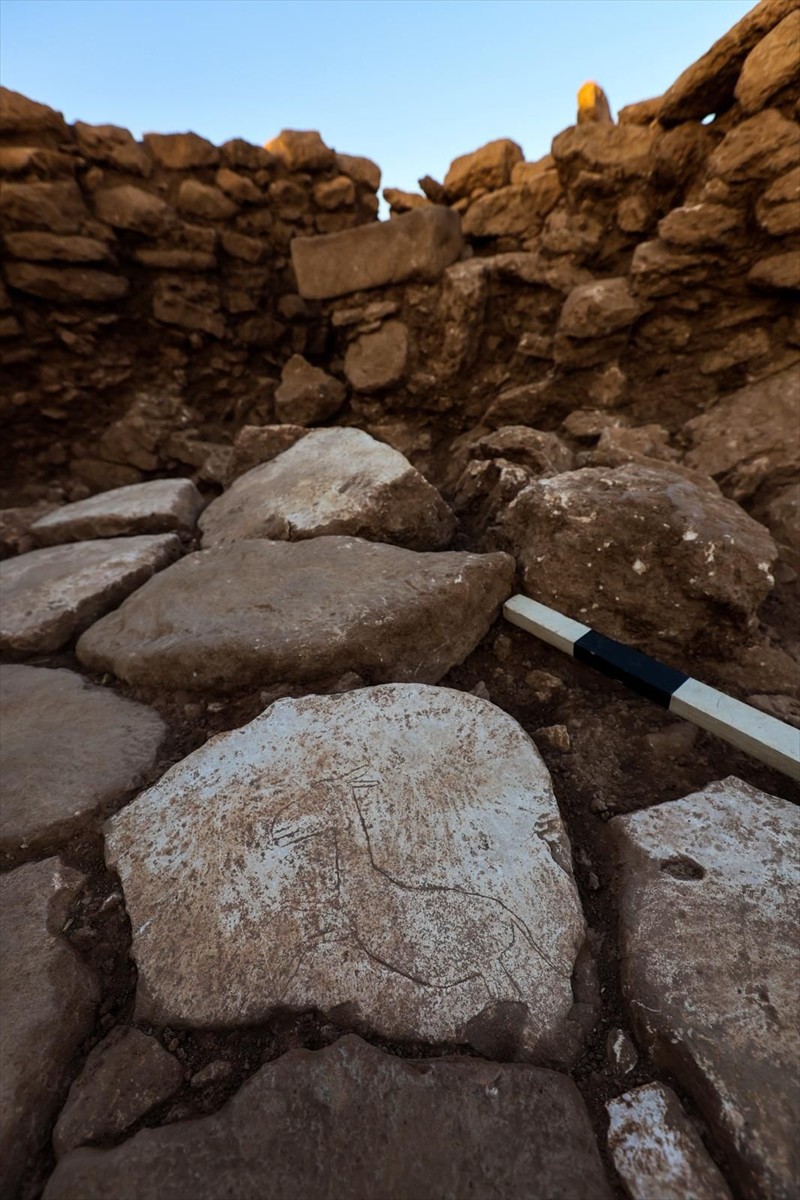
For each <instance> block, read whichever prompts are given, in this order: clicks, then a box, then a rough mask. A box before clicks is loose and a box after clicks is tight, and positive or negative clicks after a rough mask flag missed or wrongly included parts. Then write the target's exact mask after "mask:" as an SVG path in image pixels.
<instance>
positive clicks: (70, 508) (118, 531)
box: [30, 479, 203, 546]
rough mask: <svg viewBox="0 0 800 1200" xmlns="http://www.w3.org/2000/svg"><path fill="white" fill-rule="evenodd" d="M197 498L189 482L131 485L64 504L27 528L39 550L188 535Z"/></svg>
mask: <svg viewBox="0 0 800 1200" xmlns="http://www.w3.org/2000/svg"><path fill="white" fill-rule="evenodd" d="M202 507H203V497H202V496H201V495H200V493H199V492H198V490H197V488H196V487H195V486H194V484H193V483H192V481H191V480H190V479H154V480H152V481H151V482H149V483H132V484H130V485H129V486H128V487H121V488H113V489H112V490H111V491H108V492H101V493H100V494H99V495H97V496H90V497H89V498H88V500H77V501H76V502H75V503H74V504H65V505H64V506H63V507H62V508H57V509H56V510H55V511H54V512H50V513H47V514H46V515H45V516H43V517H40V518H39V520H38V521H35V522H34V524H33V525H32V526H31V530H30V532H31V535H32V537H33V538H34V540H35V541H36V543H37V544H38V545H39V546H56V545H60V544H62V543H64V542H80V541H88V540H90V539H91V538H111V537H123V536H127V535H129V534H137V533H169V532H172V531H175V532H176V533H191V531H192V530H193V529H194V526H195V522H196V521H197V515H198V513H199V512H200V510H201V509H202Z"/></svg>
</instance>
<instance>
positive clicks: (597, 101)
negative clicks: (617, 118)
mask: <svg viewBox="0 0 800 1200" xmlns="http://www.w3.org/2000/svg"><path fill="white" fill-rule="evenodd" d="M578 124H579V125H592V124H594V125H613V124H614V118H613V117H612V115H611V105H610V104H609V103H608V97H607V96H606V94H605V92H604V91H603V89H602V88H601V87H600V84H599V83H594V82H592V81H591V80H589V82H588V83H584V84H582V85H581V87H580V88H579V89H578Z"/></svg>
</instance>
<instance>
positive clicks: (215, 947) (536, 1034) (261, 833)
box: [106, 684, 585, 1061]
mask: <svg viewBox="0 0 800 1200" xmlns="http://www.w3.org/2000/svg"><path fill="white" fill-rule="evenodd" d="M106 857H107V862H108V864H109V866H110V867H111V868H112V869H113V870H116V871H118V872H119V875H120V878H121V880H122V885H123V889H124V892H125V901H126V906H127V909H128V912H129V914H130V917H131V924H132V928H133V949H132V953H133V955H134V957H135V959H136V962H137V965H138V971H139V983H138V990H137V999H136V1016H137V1019H139V1020H147V1021H151V1022H153V1023H155V1024H165V1023H166V1024H176V1023H177V1024H182V1025H190V1026H213V1027H218V1026H236V1025H243V1024H252V1023H258V1022H260V1021H263V1020H264V1019H265V1018H266V1017H267V1016H268V1015H269V1014H270V1013H271V1012H274V1011H275V1010H278V1009H281V1008H290V1009H293V1010H298V1011H304V1010H309V1009H317V1010H321V1011H324V1012H326V1013H329V1014H331V1015H332V1017H333V1019H334V1020H336V1019H337V1014H338V1019H342V1020H346V1022H347V1023H348V1025H349V1026H350V1027H351V1028H361V1027H363V1028H365V1029H371V1030H374V1031H376V1032H378V1033H380V1034H381V1035H382V1036H385V1037H391V1038H400V1039H404V1040H413V1039H425V1040H428V1041H432V1042H453V1043H458V1042H463V1041H468V1042H471V1043H472V1044H473V1045H475V1046H477V1047H478V1048H479V1049H482V1050H484V1052H486V1053H490V1054H500V1055H502V1056H504V1057H505V1056H511V1057H520V1056H521V1057H526V1058H533V1059H538V1060H539V1061H552V1060H554V1059H558V1058H561V1059H567V1058H569V1057H570V1056H571V1055H572V1054H573V1052H574V1049H575V1044H576V1038H578V1039H579V1036H580V1035H579V1028H578V1025H577V1024H576V1021H575V1019H576V1013H575V1012H574V1011H573V1003H574V997H573V991H572V974H573V968H574V966H575V961H576V958H577V955H578V953H579V951H580V950H581V948H582V946H583V943H584V936H585V931H584V922H583V915H582V912H581V907H580V902H579V900H578V895H577V891H576V888H575V882H574V879H573V876H572V868H571V859H570V850H569V842H568V840H567V836H566V833H565V831H564V828H563V825H562V823H561V818H560V815H559V812H558V807H557V805H556V801H555V797H554V795H553V790H552V785H551V782H550V776H549V774H548V772H547V768H546V767H545V766H544V763H543V762H542V760H541V758H540V757H539V754H538V752H537V751H536V749H535V748H534V746H533V743H532V742H531V740H530V738H529V737H528V735H527V734H526V733H525V732H524V730H523V729H522V728H521V727H520V726H519V725H517V723H516V722H515V721H514V720H512V718H511V717H509V716H508V715H507V714H506V713H504V712H502V711H501V710H500V709H498V708H495V707H494V705H492V704H489V703H487V702H486V701H484V700H481V699H478V698H477V697H476V696H472V695H470V694H465V693H462V692H456V691H453V690H451V689H449V688H434V687H426V686H424V685H418V684H400V685H398V684H393V685H388V686H383V687H377V688H365V689H361V690H359V691H355V692H350V693H347V694H345V695H340V696H324V697H323V696H313V697H307V698H305V699H302V700H284V701H280V702H277V703H275V704H274V705H272V706H271V707H270V708H269V709H268V710H267V711H266V712H265V713H264V714H262V716H260V717H258V718H257V719H256V720H255V721H253V722H251V723H250V724H249V725H246V726H244V727H243V728H242V729H238V730H234V731H232V732H230V733H226V734H222V735H220V736H219V737H217V738H215V739H213V740H212V741H211V742H209V743H207V744H206V745H205V746H204V747H203V748H202V749H200V750H197V751H195V753H194V754H192V755H190V756H189V757H188V758H187V759H184V761H183V762H181V763H178V764H177V765H176V766H175V767H173V768H172V770H171V771H169V772H168V773H167V774H166V775H165V776H163V778H162V779H161V780H160V781H159V782H158V783H157V784H156V785H155V786H154V787H152V788H149V789H148V790H147V791H146V792H144V793H143V794H142V795H141V796H140V797H139V798H138V799H137V800H135V801H134V802H133V804H130V805H128V806H127V807H126V808H125V809H123V810H122V811H121V812H120V813H118V814H117V815H116V816H115V817H113V818H111V820H110V821H109V822H108V823H107V825H106Z"/></svg>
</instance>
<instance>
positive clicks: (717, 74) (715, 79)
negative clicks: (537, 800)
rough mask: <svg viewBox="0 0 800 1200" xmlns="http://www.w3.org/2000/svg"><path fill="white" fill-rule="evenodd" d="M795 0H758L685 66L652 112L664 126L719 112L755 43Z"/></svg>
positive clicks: (727, 104)
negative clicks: (730, 27) (701, 54)
mask: <svg viewBox="0 0 800 1200" xmlns="http://www.w3.org/2000/svg"><path fill="white" fill-rule="evenodd" d="M794 7H795V0H760V3H758V4H756V5H755V7H754V8H752V9H751V10H750V12H748V13H747V14H746V15H745V16H744V17H742V19H741V21H738V22H737V23H736V25H734V26H733V28H732V29H729V30H728V32H727V33H725V34H723V36H722V37H721V38H719V40H718V41H716V42H715V43H714V45H713V46H712V47H711V49H710V50H708V51H707V52H706V53H705V54H704V55H703V56H702V58H699V59H698V60H697V62H695V63H692V65H691V66H690V67H687V68H686V70H685V71H683V72H682V74H681V75H679V76H678V78H677V79H676V81H675V82H674V83H673V84H672V86H671V87H670V88H668V89H667V91H666V92H665V93H664V95H663V96H662V97H661V102H660V104H659V106H658V109H657V111H656V113H655V115H656V117H657V119H658V120H659V121H662V122H663V123H664V124H665V125H673V124H675V123H676V122H678V121H702V119H703V117H707V116H708V115H709V114H710V113H722V112H725V110H726V109H727V108H729V107H730V105H731V103H732V102H733V99H734V89H735V87H736V82H737V79H738V78H739V72H740V70H741V68H742V64H743V63H744V61H745V59H746V58H747V56H748V55H749V53H750V51H751V50H752V49H753V47H754V46H756V45H757V44H758V42H760V41H761V39H762V38H763V37H764V36H765V35H766V34H768V33H769V32H770V30H771V29H773V28H774V27H775V26H776V25H778V24H779V23H780V22H781V21H783V20H784V18H785V17H787V16H788V15H789V13H791V12H792V10H793V9H794Z"/></svg>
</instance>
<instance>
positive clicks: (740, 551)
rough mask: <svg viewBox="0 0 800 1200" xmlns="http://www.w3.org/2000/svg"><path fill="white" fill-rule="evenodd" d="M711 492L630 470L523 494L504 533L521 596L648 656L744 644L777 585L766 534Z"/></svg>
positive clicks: (592, 472) (580, 475) (561, 479)
mask: <svg viewBox="0 0 800 1200" xmlns="http://www.w3.org/2000/svg"><path fill="white" fill-rule="evenodd" d="M715 493H716V489H714V490H711V489H709V488H708V486H702V485H701V483H698V482H695V481H694V480H693V479H691V478H687V477H686V475H685V474H681V473H679V472H677V471H675V470H673V469H671V468H670V467H668V466H660V465H656V464H654V465H653V466H644V465H641V464H638V463H631V464H628V465H625V466H621V467H617V468H616V469H609V468H605V467H597V468H589V469H586V470H582V471H574V472H571V473H569V474H565V475H555V476H552V477H551V478H549V479H540V480H537V481H535V482H533V483H531V484H530V485H529V486H528V487H527V488H525V490H524V491H523V492H521V493H520V495H519V496H518V497H517V499H516V500H515V501H514V502H513V503H512V504H511V505H510V506H509V508H508V511H507V513H506V516H505V518H504V520H503V524H502V531H503V534H504V537H505V539H506V541H507V542H508V543H509V544H510V545H511V546H513V547H514V550H515V552H516V553H517V555H518V557H519V560H520V564H521V566H522V569H523V575H524V580H525V584H526V589H527V591H528V593H529V594H530V595H531V596H533V597H534V599H536V600H540V601H542V603H544V604H548V605H550V606H551V607H553V608H556V609H558V610H559V611H560V612H563V613H565V614H566V615H567V616H570V617H572V618H574V619H575V620H578V621H583V622H584V623H585V624H587V625H591V626H592V627H593V628H596V629H597V630H598V631H599V632H600V633H604V634H606V635H607V636H609V637H614V638H618V639H619V640H621V641H630V642H632V643H633V644H634V645H637V646H640V647H641V648H642V649H649V650H650V651H651V652H652V653H656V654H657V653H660V652H667V653H668V652H669V651H671V652H672V655H673V657H674V656H675V654H676V653H678V654H681V653H685V651H686V647H688V646H689V645H690V644H691V643H692V642H693V641H694V640H695V639H697V640H698V641H702V642H704V644H705V645H706V646H707V647H709V646H716V647H717V648H718V649H719V650H720V652H722V650H723V649H724V648H725V647H726V646H727V647H728V648H730V645H731V644H741V642H742V641H743V640H747V631H748V629H749V628H750V627H752V626H754V624H755V612H756V609H757V608H758V606H759V604H760V603H761V602H762V600H763V599H764V598H765V597H766V595H767V593H768V592H769V590H770V588H771V587H772V584H773V582H774V580H773V578H772V576H771V574H770V567H771V565H772V562H773V561H774V559H775V557H776V555H777V551H776V548H775V544H774V542H773V541H772V538H771V537H770V535H769V533H768V531H767V530H766V529H765V528H764V527H763V526H762V525H759V524H757V523H756V522H755V521H754V520H753V519H752V518H751V517H749V516H748V515H747V514H746V513H745V512H744V511H743V510H742V509H741V508H739V506H738V505H737V504H734V503H732V502H731V501H730V500H725V499H723V498H722V497H721V496H720V495H719V494H718V493H716V494H715Z"/></svg>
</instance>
